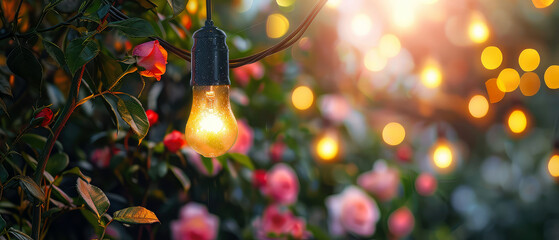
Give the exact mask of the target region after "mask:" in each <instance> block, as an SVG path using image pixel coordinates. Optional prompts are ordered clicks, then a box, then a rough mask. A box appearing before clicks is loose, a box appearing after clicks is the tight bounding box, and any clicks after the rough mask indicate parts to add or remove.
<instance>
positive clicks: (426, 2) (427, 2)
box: [420, 0, 439, 4]
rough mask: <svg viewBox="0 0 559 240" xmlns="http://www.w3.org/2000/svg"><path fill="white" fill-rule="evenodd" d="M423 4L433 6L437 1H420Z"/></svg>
mask: <svg viewBox="0 0 559 240" xmlns="http://www.w3.org/2000/svg"><path fill="white" fill-rule="evenodd" d="M420 1H421V3H423V4H433V3H436V2H438V1H439V0H420Z"/></svg>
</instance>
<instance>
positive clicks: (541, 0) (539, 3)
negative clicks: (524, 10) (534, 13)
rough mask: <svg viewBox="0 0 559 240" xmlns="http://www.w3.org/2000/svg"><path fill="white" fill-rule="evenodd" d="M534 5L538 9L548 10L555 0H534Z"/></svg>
mask: <svg viewBox="0 0 559 240" xmlns="http://www.w3.org/2000/svg"><path fill="white" fill-rule="evenodd" d="M532 3H533V4H534V7H536V8H546V7H549V5H551V4H552V3H553V0H532Z"/></svg>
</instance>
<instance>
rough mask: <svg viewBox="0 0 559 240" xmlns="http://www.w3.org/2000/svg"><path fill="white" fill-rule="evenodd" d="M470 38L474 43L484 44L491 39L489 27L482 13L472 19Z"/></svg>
mask: <svg viewBox="0 0 559 240" xmlns="http://www.w3.org/2000/svg"><path fill="white" fill-rule="evenodd" d="M468 36H469V37H470V40H472V42H474V43H483V42H485V41H487V38H489V27H487V23H486V22H485V19H484V18H483V16H482V15H481V13H475V14H473V15H472V18H471V19H470V24H469V26H468Z"/></svg>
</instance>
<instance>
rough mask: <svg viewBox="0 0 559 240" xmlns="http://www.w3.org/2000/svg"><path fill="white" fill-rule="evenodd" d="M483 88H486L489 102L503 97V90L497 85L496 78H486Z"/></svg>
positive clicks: (494, 101) (497, 100)
mask: <svg viewBox="0 0 559 240" xmlns="http://www.w3.org/2000/svg"><path fill="white" fill-rule="evenodd" d="M485 89H487V96H489V102H491V103H497V102H499V101H501V100H502V99H503V98H504V97H505V92H503V91H501V90H500V89H499V88H498V87H497V79H496V78H491V79H489V80H487V82H485Z"/></svg>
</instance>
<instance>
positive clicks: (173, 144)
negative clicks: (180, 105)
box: [163, 130, 186, 152]
mask: <svg viewBox="0 0 559 240" xmlns="http://www.w3.org/2000/svg"><path fill="white" fill-rule="evenodd" d="M163 144H164V145H165V147H166V148H167V150H169V151H170V152H177V151H178V150H180V149H181V148H182V147H183V146H184V145H186V140H184V134H182V133H181V132H179V131H177V130H174V131H172V132H171V133H169V134H167V135H166V136H165V138H163Z"/></svg>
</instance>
